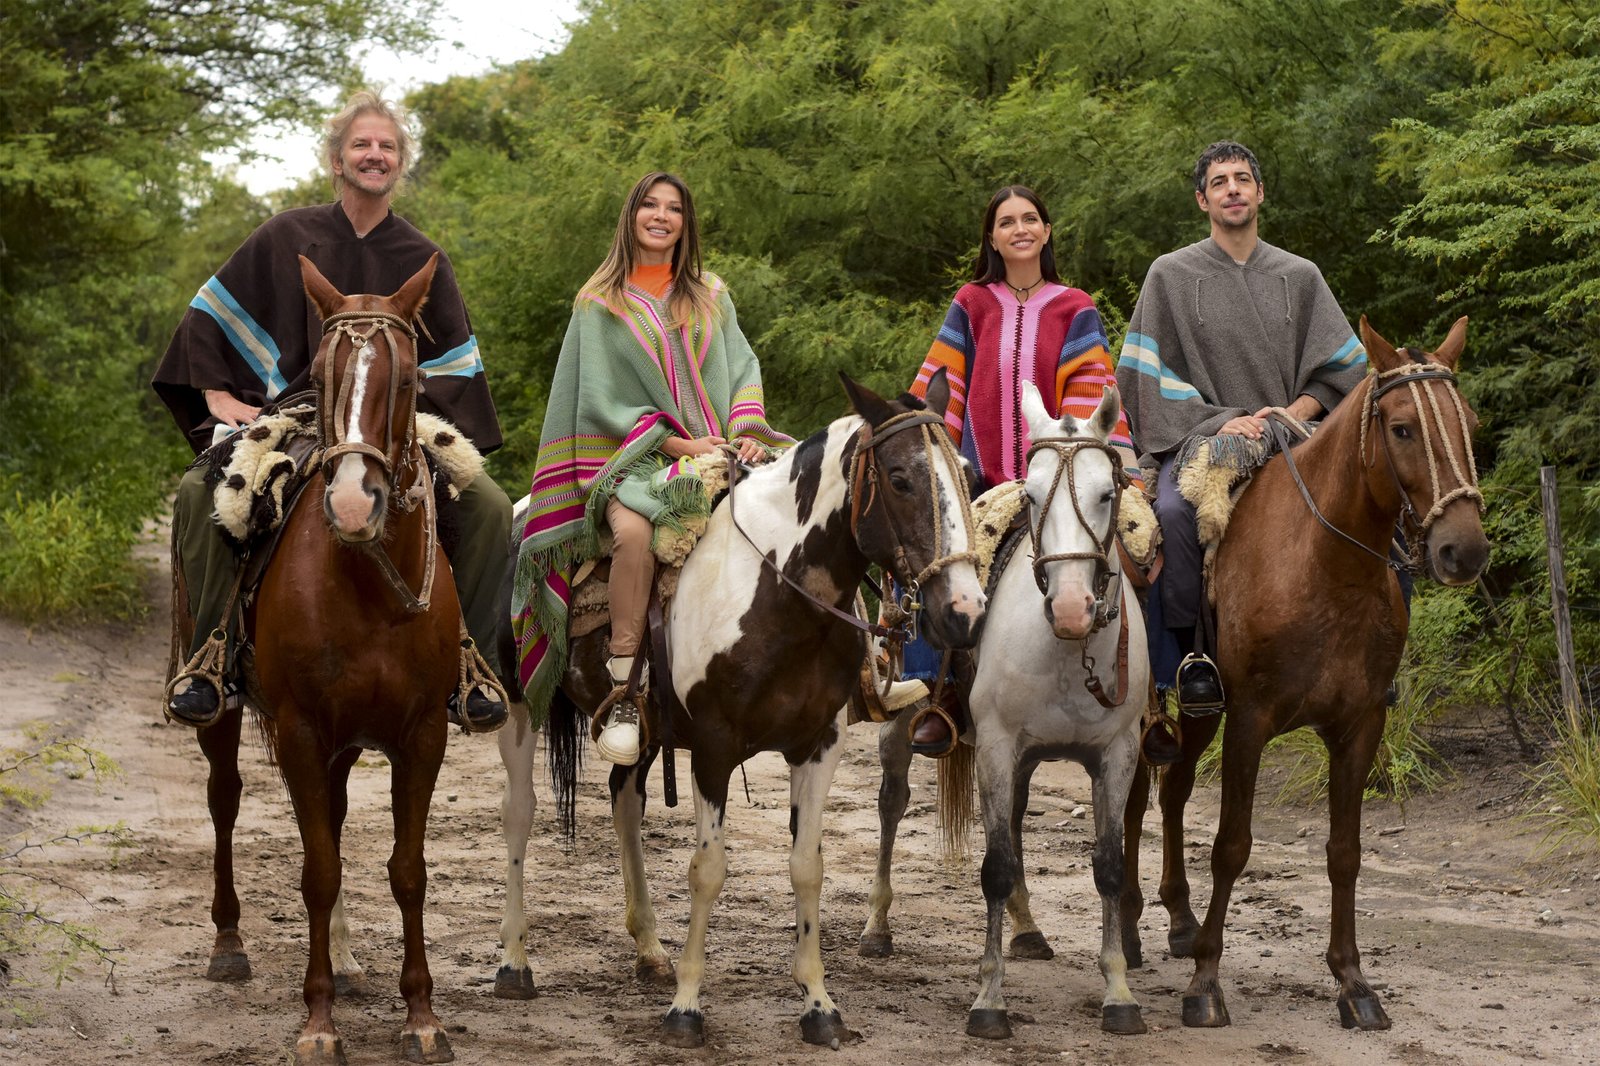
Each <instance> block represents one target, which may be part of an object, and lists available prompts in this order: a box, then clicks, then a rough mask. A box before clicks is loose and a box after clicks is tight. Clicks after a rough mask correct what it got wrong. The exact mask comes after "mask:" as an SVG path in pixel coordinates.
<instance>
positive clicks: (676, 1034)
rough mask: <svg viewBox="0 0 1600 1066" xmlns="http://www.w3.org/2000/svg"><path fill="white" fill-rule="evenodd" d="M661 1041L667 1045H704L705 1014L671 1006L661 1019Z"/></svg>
mask: <svg viewBox="0 0 1600 1066" xmlns="http://www.w3.org/2000/svg"><path fill="white" fill-rule="evenodd" d="M661 1042H662V1043H663V1044H665V1045H667V1046H668V1047H705V1045H706V1016H705V1015H704V1014H701V1013H700V1012H699V1011H697V1010H679V1009H678V1008H677V1007H673V1008H672V1009H671V1010H669V1011H667V1014H666V1017H664V1018H662V1019H661Z"/></svg>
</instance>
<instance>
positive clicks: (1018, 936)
mask: <svg viewBox="0 0 1600 1066" xmlns="http://www.w3.org/2000/svg"><path fill="white" fill-rule="evenodd" d="M1038 768H1039V764H1038V763H1030V764H1028V765H1027V766H1025V767H1019V768H1018V773H1020V774H1024V775H1026V776H1024V777H1022V778H1021V779H1020V780H1019V781H1018V783H1017V787H1018V788H1019V789H1020V790H1021V794H1022V795H1024V796H1026V795H1027V794H1028V787H1029V785H1030V784H1031V783H1032V781H1033V772H1034V771H1035V770H1037V769H1038ZM1027 813H1028V805H1027V804H1026V803H1017V804H1014V805H1013V806H1012V808H1011V853H1012V854H1013V855H1015V856H1016V857H1017V882H1016V886H1015V887H1014V888H1012V890H1011V895H1010V896H1009V897H1007V899H1006V914H1007V915H1009V916H1010V918H1011V947H1010V948H1009V949H1008V950H1009V951H1010V953H1011V957H1012V958H1013V959H1040V960H1048V959H1053V958H1055V957H1056V953H1055V949H1054V948H1052V947H1051V946H1050V942H1049V941H1048V940H1046V939H1045V938H1044V933H1042V932H1041V931H1040V930H1039V923H1038V922H1036V921H1034V920H1033V908H1032V907H1031V906H1029V904H1028V871H1027V864H1026V863H1024V862H1023V860H1022V818H1023V815H1025V814H1027Z"/></svg>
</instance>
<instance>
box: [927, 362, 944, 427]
mask: <svg viewBox="0 0 1600 1066" xmlns="http://www.w3.org/2000/svg"><path fill="white" fill-rule="evenodd" d="M923 402H924V403H926V404H927V405H928V410H930V411H932V412H933V413H934V414H936V415H938V416H939V417H940V418H943V417H944V413H945V411H946V410H948V409H949V407H950V376H949V374H948V373H947V372H946V370H945V368H944V367H942V366H941V367H940V368H939V369H938V370H935V371H934V372H933V377H931V378H929V379H928V391H927V393H926V394H925V395H924V396H923Z"/></svg>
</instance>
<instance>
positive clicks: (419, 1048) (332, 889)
mask: <svg viewBox="0 0 1600 1066" xmlns="http://www.w3.org/2000/svg"><path fill="white" fill-rule="evenodd" d="M437 262H438V257H437V256H435V257H433V258H432V259H430V260H429V261H428V263H427V264H426V265H425V266H424V267H423V268H422V269H421V270H420V271H418V272H417V273H416V275H414V276H413V277H412V278H411V279H410V280H409V281H407V282H406V283H405V284H404V285H402V286H401V287H400V289H399V291H397V292H396V293H395V294H394V295H393V296H388V297H382V296H344V295H342V294H340V293H339V292H338V290H336V289H335V288H334V287H333V285H332V284H330V283H329V282H328V281H327V279H326V278H324V277H323V276H322V274H321V273H320V272H319V271H318V270H317V268H316V267H315V266H313V265H312V264H311V261H310V260H308V259H306V258H305V257H304V256H302V257H301V259H300V270H301V277H302V279H303V281H304V283H305V288H306V292H307V294H308V295H309V296H310V297H311V301H312V303H313V305H314V306H315V307H316V309H317V312H318V313H319V314H320V315H321V317H322V320H323V338H322V343H321V345H320V346H319V347H318V350H317V355H316V358H315V360H314V361H313V363H312V366H311V375H312V379H313V381H314V382H315V383H316V388H317V392H318V394H319V395H318V401H319V404H320V411H319V429H320V433H321V438H322V440H321V444H322V446H323V449H324V451H323V461H322V467H321V469H320V470H319V471H318V472H316V473H315V474H314V475H313V476H312V478H311V480H310V482H309V483H308V484H307V486H306V488H305V491H304V493H303V494H302V496H301V499H300V505H299V506H296V507H295V508H294V509H293V510H292V511H291V513H290V514H289V516H288V517H287V519H286V520H285V523H284V528H283V531H282V536H281V539H280V541H279V546H278V552H277V554H276V555H275V556H274V557H273V559H272V561H271V563H270V564H269V565H268V566H267V569H266V572H265V574H264V575H263V577H262V580H261V586H260V590H259V592H258V593H257V595H256V598H255V600H254V602H253V604H251V605H249V606H248V607H247V609H246V612H245V628H246V633H247V634H249V635H250V636H251V637H252V639H253V644H254V666H253V670H251V671H247V685H248V692H247V697H248V702H249V703H250V704H251V706H253V707H256V708H259V710H260V711H261V714H260V717H259V719H258V721H259V723H260V725H261V727H262V732H263V734H264V735H265V738H266V740H267V744H268V748H269V750H270V752H271V755H272V759H273V761H274V762H275V763H276V765H277V766H278V768H279V770H280V771H281V772H282V774H283V780H284V784H285V785H286V786H287V787H288V790H289V796H290V798H291V800H292V801H293V803H294V811H295V818H296V820H297V821H298V823H299V826H300V839H301V842H302V844H303V845H304V848H305V859H304V866H303V867H302V871H301V881H300V890H301V894H302V896H303V897H304V899H305V904H306V911H307V915H308V917H309V918H310V926H311V928H310V945H309V953H310V958H309V960H308V962H307V966H306V977H305V986H304V998H305V1003H306V1006H307V1008H309V1017H308V1019H307V1021H306V1024H305V1027H304V1029H303V1031H302V1032H301V1034H300V1037H299V1039H298V1040H297V1041H296V1043H295V1061H296V1063H299V1064H311V1063H342V1062H343V1061H344V1051H343V1046H342V1041H341V1039H340V1037H339V1034H338V1032H337V1031H336V1030H335V1028H334V1024H333V999H334V990H335V976H336V975H335V967H336V966H337V968H338V971H339V973H338V976H339V978H340V979H341V980H343V979H345V978H347V977H353V976H358V975H359V972H360V971H359V967H357V966H355V964H354V960H352V959H350V957H349V953H348V951H347V949H346V947H345V943H344V941H345V937H344V923H343V918H342V911H343V907H342V900H343V894H342V891H341V888H340V868H339V835H340V830H341V829H342V827H343V824H344V817H345V811H346V804H347V799H346V794H345V785H346V782H347V780H348V778H349V774H350V768H351V767H352V766H353V765H354V764H355V761H356V758H357V757H358V756H359V755H360V753H361V750H362V749H363V748H376V749H378V750H380V751H382V752H383V753H384V754H385V755H386V756H388V759H389V762H390V764H391V766H392V767H393V770H392V782H393V784H392V789H391V792H392V796H393V805H394V830H395V845H394V853H393V855H392V856H391V857H390V860H389V883H390V887H391V888H392V890H393V892H394V897H395V901H396V902H397V903H399V905H400V912H401V925H402V931H403V936H404V941H405V959H404V962H403V964H402V967H401V973H400V992H401V995H402V996H403V997H404V998H405V1001H406V1022H405V1027H404V1029H403V1030H402V1033H401V1043H402V1047H403V1050H404V1052H405V1055H406V1057H407V1058H408V1059H409V1060H411V1061H413V1062H450V1061H452V1060H453V1059H454V1057H455V1056H454V1055H453V1053H452V1052H451V1050H450V1042H449V1040H448V1039H447V1038H446V1036H445V1033H444V1029H443V1027H442V1026H441V1025H440V1024H439V1019H438V1018H437V1017H436V1016H435V1015H434V1013H433V1007H432V1003H431V997H432V992H433V979H432V977H431V976H429V973H428V961H427V957H426V955H425V952H424V946H423V936H422V905H423V898H424V894H425V891H426V887H427V872H426V869H425V867H424V865H423V834H424V831H425V829H426V827H427V821H428V807H429V804H430V802H431V801H432V797H433V786H434V781H435V779H436V778H437V776H438V773H439V765H440V762H441V761H442V760H443V757H444V749H445V737H446V729H447V727H446V721H445V704H446V701H447V699H448V697H449V694H450V693H451V691H452V690H454V688H455V686H456V682H457V664H458V662H459V643H458V642H459V637H460V628H461V622H460V618H461V612H460V607H459V605H458V603H457V600H456V593H455V586H454V584H453V583H452V582H451V580H450V567H449V564H448V562H447V561H446V559H445V556H444V552H443V549H442V548H441V547H440V545H439V543H438V538H437V535H436V533H435V530H434V528H433V511H432V503H431V491H432V487H431V478H430V475H429V474H428V472H427V467H426V464H425V463H424V461H423V459H422V455H421V451H420V448H419V446H418V444H417V441H416V427H415V421H414V418H415V413H416V397H417V388H418V377H417V355H416V344H415V335H414V334H413V332H412V329H411V326H410V325H409V323H411V322H412V321H413V320H414V319H415V317H416V314H417V312H418V310H419V309H420V308H421V307H422V304H423V302H424V301H425V300H426V298H427V293H428V288H429V286H430V285H431V284H432V281H433V272H434V269H435V267H436V265H437ZM312 501H316V502H317V503H320V506H312V505H309V504H310V503H311V502H312ZM419 504H420V505H421V506H419ZM240 724H241V715H240V712H239V711H238V710H232V711H229V712H227V713H225V714H224V715H223V716H222V718H221V719H220V720H219V721H218V722H217V724H215V725H213V726H211V727H209V728H207V729H203V730H201V732H200V745H201V748H202V749H203V750H204V751H205V753H206V757H207V759H208V760H209V762H210V764H211V775H210V781H209V784H208V787H207V798H208V800H209V802H210V807H211V817H212V822H213V824H214V826H215V830H216V842H217V843H216V858H215V885H214V894H213V899H212V908H211V913H212V920H213V921H214V922H215V924H216V926H217V939H216V945H215V946H214V948H213V950H212V958H211V967H210V972H209V973H208V975H207V976H209V977H211V978H212V979H214V980H236V979H240V978H243V977H247V976H249V962H248V959H247V958H246V956H245V953H244V947H243V943H242V941H241V940H240V938H239V933H238V927H239V900H238V896H237V895H236V893H235V891H234V886H233V826H234V822H235V819H236V818H237V816H238V811H239V793H240V787H241V786H240V779H239V773H238V747H239V734H240Z"/></svg>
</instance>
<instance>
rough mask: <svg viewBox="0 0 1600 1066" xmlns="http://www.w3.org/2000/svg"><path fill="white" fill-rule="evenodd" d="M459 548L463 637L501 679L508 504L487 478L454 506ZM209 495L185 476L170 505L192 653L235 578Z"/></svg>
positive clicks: (216, 618)
mask: <svg viewBox="0 0 1600 1066" xmlns="http://www.w3.org/2000/svg"><path fill="white" fill-rule="evenodd" d="M457 505H458V507H459V508H460V510H459V511H458V515H459V522H458V525H459V526H460V534H461V535H460V542H459V543H458V544H457V545H456V548H455V551H454V552H453V553H452V554H451V556H450V569H451V571H452V573H454V575H455V582H456V595H457V596H458V597H460V599H461V613H462V616H463V617H464V618H465V619H466V623H467V632H468V633H469V634H471V636H472V639H473V640H474V641H476V642H477V644H478V650H479V651H480V652H482V654H483V657H484V658H485V659H486V660H488V663H489V665H490V666H491V667H493V668H494V670H495V672H496V673H498V674H500V675H501V676H505V671H506V669H507V668H508V667H509V665H510V664H508V663H502V662H500V661H499V659H500V658H503V656H500V655H499V647H500V644H499V638H500V636H501V631H502V629H503V628H504V627H506V626H508V625H509V624H510V619H509V618H508V617H504V616H505V615H506V613H507V606H506V602H505V597H504V595H503V589H504V585H505V580H506V573H507V570H508V568H509V567H510V565H511V501H510V500H509V499H507V498H506V494H505V492H504V490H502V489H501V488H500V486H499V485H497V484H495V483H494V479H492V478H491V477H489V475H488V474H480V475H479V476H478V478H477V480H475V481H473V482H472V484H470V485H468V486H467V487H466V488H465V489H463V490H462V491H461V498H460V500H459V501H457ZM213 508H214V503H213V500H212V490H211V489H210V488H209V487H207V485H206V484H205V472H204V471H202V470H190V471H189V472H187V473H186V474H184V475H183V480H182V481H180V482H179V483H178V496H177V499H176V501H175V502H174V503H173V507H172V536H173V541H174V543H176V544H177V546H178V560H179V564H180V565H181V566H182V567H183V576H184V581H185V583H186V584H187V585H188V589H189V612H190V615H191V616H192V617H193V618H194V640H193V641H192V642H191V643H190V646H189V655H190V656H193V655H194V654H195V653H196V652H198V651H199V650H200V646H201V645H202V644H204V643H205V641H206V638H207V637H208V636H210V635H211V631H212V630H214V629H216V628H217V627H218V626H220V625H221V624H222V612H223V609H224V608H226V607H227V605H228V594H229V593H230V592H231V591H233V582H234V580H235V578H236V577H237V576H238V573H239V565H240V561H239V557H238V556H237V555H235V554H234V550H233V548H232V546H231V545H230V544H229V542H228V540H227V538H226V537H225V536H224V535H223V532H222V528H221V527H220V526H218V525H217V524H216V523H215V522H213V521H212V520H211V512H212V510H213Z"/></svg>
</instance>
